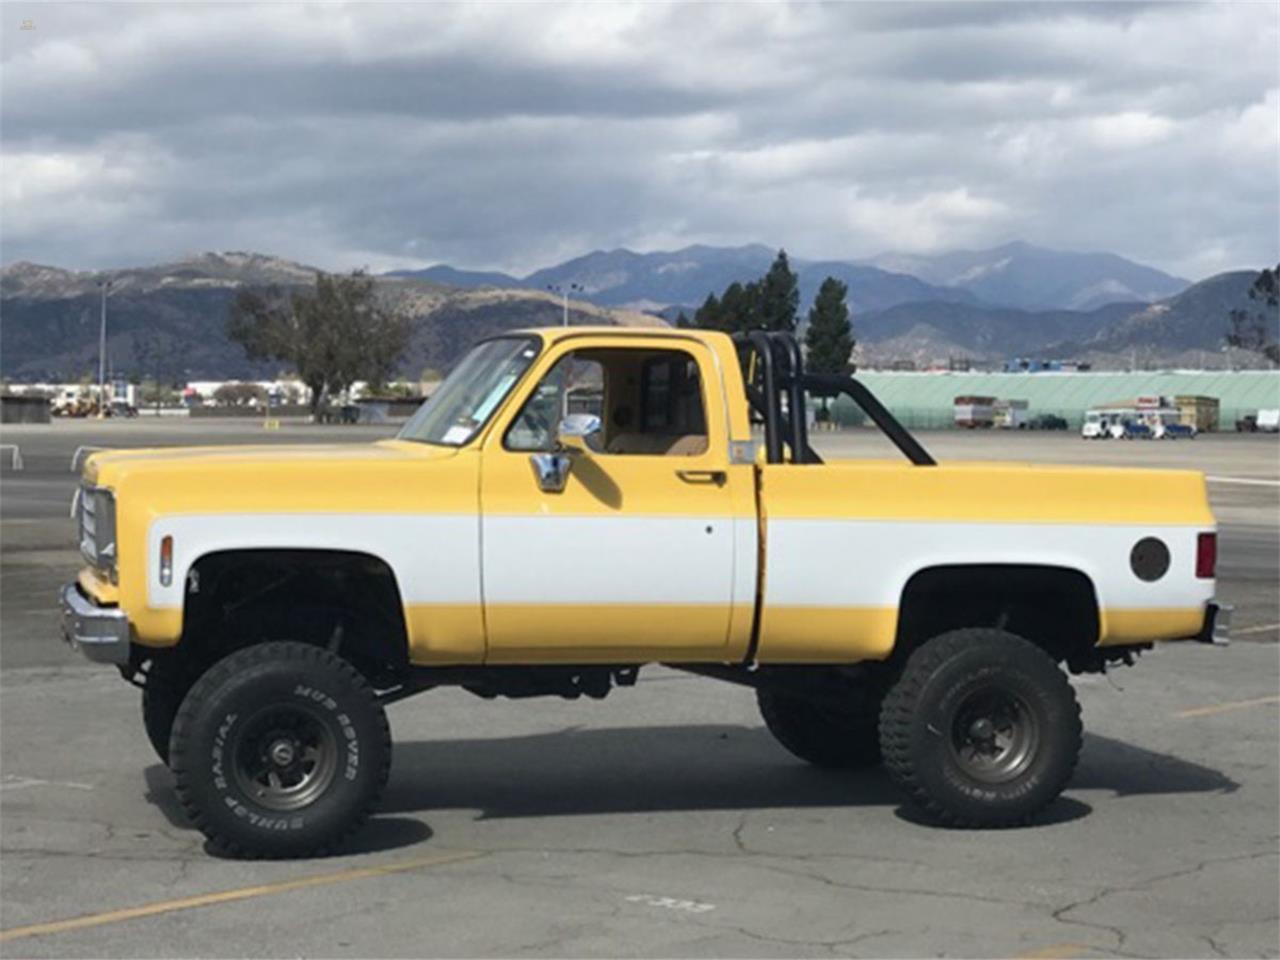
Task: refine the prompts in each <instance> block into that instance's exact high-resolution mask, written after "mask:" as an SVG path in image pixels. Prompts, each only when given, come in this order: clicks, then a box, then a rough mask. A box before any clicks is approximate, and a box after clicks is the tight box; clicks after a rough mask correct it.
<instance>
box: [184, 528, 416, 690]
mask: <svg viewBox="0 0 1280 960" xmlns="http://www.w3.org/2000/svg"><path fill="white" fill-rule="evenodd" d="M269 640H294V641H298V642H302V643H308V644H312V645H315V646H321V647H326V648H327V649H330V650H331V651H334V652H336V653H339V654H340V655H341V656H343V658H344V659H346V660H348V661H349V662H351V663H352V664H353V665H355V666H356V667H357V669H359V670H360V671H361V672H362V673H363V674H364V675H365V676H366V677H368V678H369V679H371V680H373V681H375V682H376V681H377V679H378V678H381V677H387V678H388V679H390V678H393V677H395V676H396V675H398V674H400V673H402V672H403V671H404V670H405V669H406V667H407V665H408V640H409V637H408V625H407V623H406V620H405V610H404V601H403V596H402V593H401V587H400V583H399V581H398V579H397V577H396V571H395V569H394V568H393V566H392V565H391V564H390V563H389V562H388V561H387V560H386V559H384V558H383V557H380V556H378V555H377V554H375V553H372V552H368V551H364V550H359V549H353V550H340V549H332V548H317V547H301V548H293V547H288V548H283V547H282V548H276V547H253V548H236V549H212V550H208V551H205V552H203V553H200V554H199V555H198V556H196V557H195V558H194V559H193V560H192V561H191V562H190V564H189V565H188V567H187V574H186V578H185V582H184V585H183V594H182V633H181V636H180V638H179V642H178V646H177V650H176V652H177V654H178V655H180V656H184V657H189V658H194V659H197V660H200V661H206V662H208V663H212V662H214V661H216V660H219V659H221V658H222V657H223V656H225V655H227V654H228V653H231V652H234V651H235V650H239V649H243V648H244V647H247V646H253V645H254V644H257V643H261V642H266V641H269Z"/></svg>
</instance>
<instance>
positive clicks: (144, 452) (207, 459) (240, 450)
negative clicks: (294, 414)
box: [84, 440, 458, 487]
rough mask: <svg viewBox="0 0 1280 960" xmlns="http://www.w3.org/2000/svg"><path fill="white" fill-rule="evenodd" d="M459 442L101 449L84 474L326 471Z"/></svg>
mask: <svg viewBox="0 0 1280 960" xmlns="http://www.w3.org/2000/svg"><path fill="white" fill-rule="evenodd" d="M457 453H458V450H457V448H454V447H442V446H434V445H431V444H425V443H413V442H411V441H407V440H381V441H378V442H376V443H369V444H363V443H323V444H322V443H316V444H301V443H299V444H270V445H268V444H257V445H238V446H207V447H141V448H135V449H121V450H110V449H108V450H100V451H97V452H95V453H93V454H91V455H90V456H89V457H87V458H86V460H85V464H84V479H85V481H86V482H88V483H90V484H94V485H97V486H104V487H115V486H117V485H118V484H119V483H121V482H122V481H125V480H126V479H128V478H131V477H140V476H145V475H152V474H165V475H170V476H175V477H176V476H179V475H183V474H186V475H191V476H197V475H201V476H202V475H207V474H209V473H217V474H225V473H227V472H229V471H232V472H235V473H239V474H245V475H247V474H250V473H257V472H261V473H267V474H274V473H279V472H282V471H284V472H295V471H297V472H307V471H321V472H327V470H328V468H332V467H333V466H335V465H337V466H342V467H343V468H352V467H358V466H360V465H366V466H371V467H376V466H386V467H391V466H393V465H395V464H406V465H408V464H421V463H424V462H429V461H433V460H446V459H449V458H452V457H454V456H456V455H457Z"/></svg>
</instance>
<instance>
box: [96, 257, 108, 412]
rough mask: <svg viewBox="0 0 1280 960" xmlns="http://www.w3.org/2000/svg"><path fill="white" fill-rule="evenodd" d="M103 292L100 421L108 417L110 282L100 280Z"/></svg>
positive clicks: (99, 383)
mask: <svg viewBox="0 0 1280 960" xmlns="http://www.w3.org/2000/svg"><path fill="white" fill-rule="evenodd" d="M98 287H99V289H101V290H102V324H101V326H100V327H99V328H98V419H99V420H101V419H102V418H103V417H105V416H106V415H107V292H108V291H109V290H110V289H111V281H110V280H105V279H104V280H99V281H98Z"/></svg>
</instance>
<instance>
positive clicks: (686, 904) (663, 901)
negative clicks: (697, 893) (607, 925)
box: [623, 893, 716, 913]
mask: <svg viewBox="0 0 1280 960" xmlns="http://www.w3.org/2000/svg"><path fill="white" fill-rule="evenodd" d="M623 899H624V900H626V901H627V902H628V903H643V904H644V905H645V906H646V907H662V908H663V909H664V910H679V911H681V912H683V913H706V912H707V911H709V910H714V909H715V908H716V905H715V904H714V903H699V902H698V901H697V900H678V899H676V898H675V897H654V896H651V895H649V894H647V893H633V894H632V895H631V896H629V897H624V898H623Z"/></svg>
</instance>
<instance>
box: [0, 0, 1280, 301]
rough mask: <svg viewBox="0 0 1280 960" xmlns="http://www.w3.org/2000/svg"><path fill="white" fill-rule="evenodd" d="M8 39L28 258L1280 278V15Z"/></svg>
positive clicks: (862, 9) (689, 8) (130, 24)
mask: <svg viewBox="0 0 1280 960" xmlns="http://www.w3.org/2000/svg"><path fill="white" fill-rule="evenodd" d="M2 15H3V18H4V19H3V24H2V25H0V27H2V30H3V36H2V47H3V75H2V76H0V81H2V93H0V153H2V157H0V159H2V160H3V178H2V188H0V189H2V191H3V193H2V199H3V208H2V210H0V213H2V215H3V219H2V221H0V231H2V233H0V242H2V244H3V247H2V250H0V256H2V257H3V260H4V262H6V263H11V262H13V261H15V260H19V259H29V260H36V261H39V262H44V263H53V264H57V265H61V266H68V267H78V268H94V267H105V266H125V265H132V264H139V263H148V262H155V261H159V260H166V259H175V258H177V257H180V256H183V255H184V254H187V253H192V252H196V251H201V250H227V249H241V250H256V251H261V252H267V253H273V254H278V255H281V256H285V257H289V258H291V259H296V260H301V261H304V262H308V263H312V264H315V265H318V266H322V267H326V268H330V269H344V268H350V267H354V266H361V265H364V266H369V267H372V268H374V269H388V268H392V267H401V266H423V265H427V264H430V263H435V262H448V263H452V264H454V265H458V266H469V267H491V268H500V269H505V270H511V271H516V272H523V271H527V270H530V269H533V268H535V267H538V266H543V265H547V264H549V263H552V262H555V261H559V260H562V259H566V258H568V257H570V256H574V255H577V254H580V253H584V252H586V251H588V250H590V249H594V248H600V247H604V248H611V247H618V246H625V247H631V248H633V249H639V250H654V249H671V248H675V247H679V246H683V245H685V244H689V243H713V244H741V243H749V242H756V241H758V242H763V243H767V244H770V245H774V246H777V245H784V246H786V247H787V249H788V250H790V251H792V252H793V253H795V254H797V255H800V256H806V257H824V258H855V257H862V256H869V255H872V254H875V253H879V252H882V251H885V250H902V251H912V252H920V251H934V250H944V249H951V248H957V247H976V246H989V245H994V244H996V243H1000V242H1003V241H1006V240H1010V239H1024V240H1029V241H1031V242H1033V243H1038V244H1043V245H1046V246H1056V247H1061V248H1065V249H1076V250H1097V249H1105V250H1111V251H1114V252H1117V253H1120V254H1123V255H1125V256H1128V257H1131V258H1134V259H1136V260H1139V261H1142V262H1146V263H1150V264H1152V265H1154V266H1158V267H1161V268H1163V269H1165V270H1169V271H1171V272H1173V273H1177V274H1181V275H1183V276H1187V277H1189V278H1192V279H1199V278H1201V277H1204V276H1207V275H1209V274H1212V273H1215V272H1217V271H1219V270H1222V269H1228V268H1235V267H1257V266H1262V265H1263V264H1265V263H1267V262H1268V261H1270V262H1275V260H1276V259H1277V257H1278V255H1280V213H1278V211H1280V126H1278V124H1280V120H1278V117H1280V27H1278V20H1280V4H1277V3H1274V2H1260V3H1243V2H1241V3H1227V4H1225V5H1205V6H1202V5H1191V4H1182V3H1179V4H1154V5H1145V4H1137V3H1123V4H1116V5H1085V4H1074V3H1073V4H1066V5H1062V6H1058V5H1050V4H1043V3H1008V4H995V5H972V6H971V5H961V4H950V3H949V4H942V5H929V4H913V3H893V4H873V3H865V4H834V5H810V4H804V5H773V4H753V5H717V4H697V5H670V6H667V5H658V4H652V3H650V4H644V5H626V4H617V5H605V4H601V3H593V4H588V5H581V6H577V5H569V4H541V5H536V4H518V5H517V4H499V3H488V4H469V5H462V6H444V5H408V4H405V5H399V4H393V3H383V4H369V5H359V4H357V5H352V6H341V5H333V4H325V5H315V6H305V5H304V6H288V5H284V4H263V5H249V4H235V5H231V4H227V5H221V6H191V5H185V4H184V5H179V4H162V3H157V4H152V5H147V6H125V5H117V4H102V5H96V6H77V5H74V4H58V5H44V4H30V5H27V4H23V3H6V4H5V5H4V7H3V11H2ZM24 20H29V21H30V23H29V24H28V25H26V26H27V27H28V28H26V29H24V24H23V23H22V21H24ZM32 28H33V29H32Z"/></svg>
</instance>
